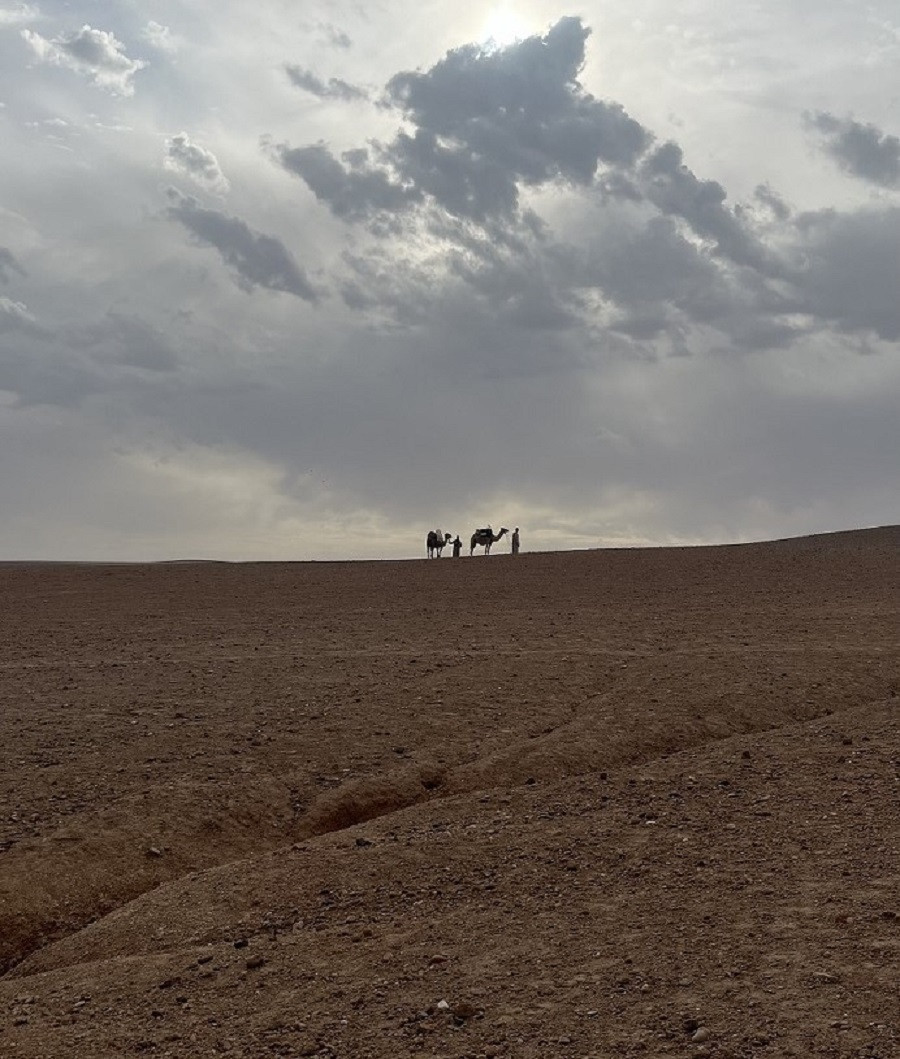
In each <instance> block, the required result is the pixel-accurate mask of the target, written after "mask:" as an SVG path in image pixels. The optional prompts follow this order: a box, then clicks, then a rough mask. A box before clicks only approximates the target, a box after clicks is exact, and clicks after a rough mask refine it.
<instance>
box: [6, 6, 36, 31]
mask: <svg viewBox="0 0 900 1059" xmlns="http://www.w3.org/2000/svg"><path fill="white" fill-rule="evenodd" d="M40 17H41V13H40V11H39V10H38V8H37V7H35V5H34V4H12V5H4V6H3V7H0V26H18V25H22V24H23V23H25V22H36V21H37V20H38V19H39V18H40Z"/></svg>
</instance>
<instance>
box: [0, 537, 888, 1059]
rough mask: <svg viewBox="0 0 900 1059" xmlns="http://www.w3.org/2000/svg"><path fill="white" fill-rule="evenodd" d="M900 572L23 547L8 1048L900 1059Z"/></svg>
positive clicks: (796, 552) (1, 819)
mask: <svg viewBox="0 0 900 1059" xmlns="http://www.w3.org/2000/svg"><path fill="white" fill-rule="evenodd" d="M898 575H900V528H898V527H886V528H882V529H877V530H864V531H855V532H849V533H841V534H829V535H823V536H819V537H808V538H802V539H796V540H789V541H778V542H773V543H766V544H753V545H739V546H728V547H715V548H689V549H667V548H661V549H640V550H627V549H626V550H609V551H607V550H598V551H587V552H569V553H544V554H523V555H520V556H518V557H512V556H510V555H508V554H495V555H492V556H490V557H489V558H484V557H476V558H474V559H469V558H464V559H461V560H453V559H450V558H448V557H446V556H445V557H444V558H443V559H442V560H440V561H430V562H429V561H426V560H416V561H407V562H371V563H368V562H367V563H312V564H309V563H297V564H291V563H270V564H235V565H231V564H219V563H176V564H157V565H116V566H112V565H110V566H104V565H62V564H59V565H57V564H3V565H0V624H2V643H3V651H2V655H0V727H2V730H0V763H2V774H0V1055H2V1056H4V1057H6V1056H9V1057H23V1059H24V1057H33V1059H37V1057H47V1059H50V1057H52V1059H63V1057H69V1056H72V1057H90V1059H94V1057H105V1056H130V1055H146V1056H178V1057H180V1056H186V1057H188V1056H218V1055H230V1056H246V1057H252V1059H257V1057H265V1056H319V1057H327V1059H356V1057H359V1059H362V1057H370V1059H388V1057H391V1059H393V1057H397V1056H400V1057H402V1056H441V1057H445V1059H480V1057H504V1059H506V1057H509V1059H513V1057H517V1059H518V1057H521V1059H531V1057H556V1056H560V1057H566V1059H569V1057H571V1059H589V1057H594V1059H599V1057H607V1056H609V1057H613V1056H615V1057H621V1056H624V1057H631V1056H634V1057H648V1059H650V1057H657V1056H660V1057H662V1056H684V1057H691V1056H698V1057H699V1056H714V1057H719V1059H752V1057H766V1059H769V1057H772V1059H775V1057H779V1059H780V1057H784V1056H797V1057H807V1056H824V1057H833V1059H850V1057H853V1059H895V1057H898V1056H900V992H898V979H900V974H898V968H900V857H898V848H900V726H898V721H900V717H898V702H900V698H898V690H900V594H898V587H900V577H898Z"/></svg>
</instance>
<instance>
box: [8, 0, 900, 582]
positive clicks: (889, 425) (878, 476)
mask: <svg viewBox="0 0 900 1059" xmlns="http://www.w3.org/2000/svg"><path fill="white" fill-rule="evenodd" d="M898 104H900V8H898V7H897V3H896V0H870V2H865V3H860V2H859V0H816V2H815V3H813V2H812V0H780V2H778V3H775V2H774V0H769V2H748V0H745V2H742V3H738V2H735V0H628V2H627V3H625V2H621V3H616V2H610V3H593V2H590V3H585V4H582V5H580V6H575V5H566V4H560V3H545V2H541V0H533V2H522V3H515V2H512V0H510V2H508V3H499V4H496V3H483V4H482V3H477V2H472V3H468V4H457V5H451V4H447V3H444V2H436V0H434V2H433V0H415V2H414V3H413V2H408V0H370V2H369V3H366V4H362V3H359V2H356V0H328V2H327V3H326V2H320V0H299V2H298V0H256V2H255V3H254V4H252V5H245V4H240V5H222V4H219V3H216V4H213V3H211V2H209V0H178V2H177V3H176V2H173V0H141V2H140V3H135V2H131V0H116V2H115V3H111V2H107V0H71V2H62V0H36V2H34V3H32V2H20V0H13V2H10V0H0V159H2V164H0V483H2V499H3V503H2V515H0V559H61V560H62V559H68V560H90V561H92V560H115V561H130V560H136V561H146V560H159V559H185V558H209V559H223V560H266V559H279V560H293V559H296V560H328V559H361V558H376V559H377V558H403V557H411V558H412V557H418V556H422V557H424V555H425V535H426V532H427V531H428V530H429V529H430V528H436V527H440V528H441V529H443V530H444V531H449V532H451V533H454V534H456V533H458V534H459V535H460V536H461V537H463V539H464V540H465V539H467V538H468V536H469V535H470V534H471V532H472V531H473V530H474V529H475V528H476V527H479V526H482V525H488V524H490V525H492V526H493V527H494V529H495V530H498V529H499V528H500V527H501V526H506V527H509V528H510V529H512V528H513V527H515V526H519V527H520V529H521V539H522V550H523V551H529V550H555V549H575V548H595V547H620V546H632V545H669V544H705V543H726V542H737V541H746V540H767V539H775V538H781V537H788V536H798V535H803V534H807V533H815V532H827V531H830V530H837V529H850V528H857V527H863V526H874V525H885V524H893V523H897V522H900V499H898V496H900V492H898V466H900V463H898V455H900V415H898V411H900V105H898ZM467 550H468V549H466V551H467ZM496 550H502V551H506V550H508V546H507V544H506V542H505V541H504V543H503V545H499V546H497V549H496Z"/></svg>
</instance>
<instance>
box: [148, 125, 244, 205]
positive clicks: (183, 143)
mask: <svg viewBox="0 0 900 1059" xmlns="http://www.w3.org/2000/svg"><path fill="white" fill-rule="evenodd" d="M163 165H164V166H165V168H166V169H169V170H171V171H173V172H176V173H182V174H185V175H187V176H189V177H190V178H191V180H193V181H195V182H196V183H197V184H199V185H200V186H201V187H204V188H205V189H206V190H207V191H211V192H213V193H214V194H216V195H224V194H225V193H226V192H227V191H228V188H229V184H228V180H227V179H226V177H225V174H224V173H223V172H222V170H221V169H220V168H219V162H218V160H217V158H216V156H215V155H214V154H213V153H212V151H210V150H207V148H205V147H202V146H201V145H200V144H198V143H192V142H191V139H190V137H189V136H188V134H187V133H186V132H180V133H178V135H176V136H171V137H170V138H169V139H167V140H166V156H165V160H164V162H163Z"/></svg>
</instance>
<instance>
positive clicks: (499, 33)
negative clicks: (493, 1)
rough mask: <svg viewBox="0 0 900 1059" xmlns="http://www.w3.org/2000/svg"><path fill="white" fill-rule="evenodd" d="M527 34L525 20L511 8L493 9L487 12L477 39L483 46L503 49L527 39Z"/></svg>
mask: <svg viewBox="0 0 900 1059" xmlns="http://www.w3.org/2000/svg"><path fill="white" fill-rule="evenodd" d="M529 32H530V30H529V27H528V25H527V24H526V22H525V20H524V19H523V18H522V17H521V16H520V15H519V14H517V12H516V11H515V10H514V9H513V8H512V7H509V6H503V7H494V8H491V10H490V11H489V12H488V16H487V18H486V19H485V21H484V25H483V26H482V28H481V33H480V34H479V39H480V40H481V41H482V43H483V44H485V45H488V46H491V47H495V48H505V47H507V45H510V44H514V43H515V42H516V41H517V40H521V39H522V38H523V37H527V36H528V35H529Z"/></svg>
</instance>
